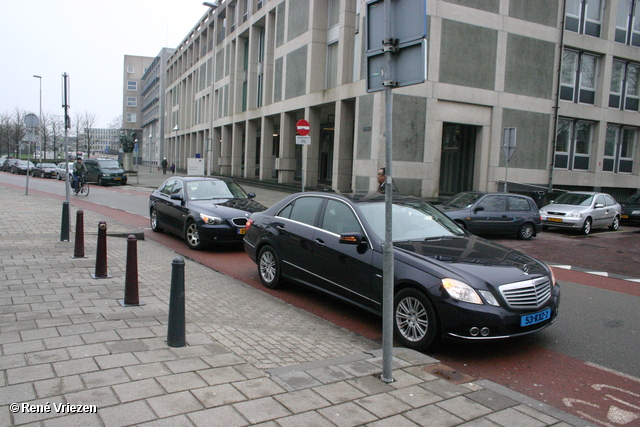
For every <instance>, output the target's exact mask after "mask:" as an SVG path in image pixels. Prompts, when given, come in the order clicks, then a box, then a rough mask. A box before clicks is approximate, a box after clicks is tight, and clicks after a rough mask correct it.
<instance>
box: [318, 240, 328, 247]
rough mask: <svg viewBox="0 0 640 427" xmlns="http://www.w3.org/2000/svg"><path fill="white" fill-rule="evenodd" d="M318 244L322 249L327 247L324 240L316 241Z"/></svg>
mask: <svg viewBox="0 0 640 427" xmlns="http://www.w3.org/2000/svg"><path fill="white" fill-rule="evenodd" d="M316 244H317V245H318V246H322V247H325V246H326V245H327V244H326V243H325V242H324V240H322V239H316Z"/></svg>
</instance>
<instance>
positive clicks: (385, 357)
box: [381, 0, 394, 383]
mask: <svg viewBox="0 0 640 427" xmlns="http://www.w3.org/2000/svg"><path fill="white" fill-rule="evenodd" d="M384 28H385V44H387V43H389V42H390V40H391V0H385V2H384ZM391 55H392V52H391V50H389V49H385V52H384V63H385V65H384V67H385V83H384V85H385V86H384V101H385V108H384V110H385V133H384V135H385V138H384V140H385V159H386V160H385V162H386V164H385V168H386V175H387V177H386V181H385V189H384V205H385V209H384V212H385V215H384V219H385V226H384V248H383V279H382V377H381V379H382V381H383V382H385V383H392V382H393V275H394V272H393V263H394V257H393V233H392V226H391V225H392V220H393V215H392V206H393V204H392V202H393V198H392V195H393V178H392V176H393V148H392V142H393V92H392V91H391V87H392V85H393V75H392V69H391Z"/></svg>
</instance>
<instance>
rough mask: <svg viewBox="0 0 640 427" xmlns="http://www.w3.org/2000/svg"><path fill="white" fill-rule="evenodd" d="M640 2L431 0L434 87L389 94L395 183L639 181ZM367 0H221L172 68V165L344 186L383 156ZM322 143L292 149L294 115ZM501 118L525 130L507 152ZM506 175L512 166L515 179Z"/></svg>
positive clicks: (427, 187)
mask: <svg viewBox="0 0 640 427" xmlns="http://www.w3.org/2000/svg"><path fill="white" fill-rule="evenodd" d="M639 3H640V0H608V1H604V0H589V1H587V0H567V1H566V2H565V1H563V0H536V1H535V2H533V1H530V0H429V2H428V10H427V14H428V20H427V22H428V31H427V40H426V60H427V64H426V65H427V66H426V81H425V82H424V83H420V84H417V85H413V86H406V87H400V88H395V89H393V118H392V124H393V161H394V162H393V177H394V182H395V183H396V185H397V187H398V188H399V189H400V191H402V192H405V193H409V194H415V195H418V196H421V197H427V198H434V197H443V196H448V195H452V194H455V193H457V192H459V191H465V190H481V191H496V190H502V189H503V188H504V182H505V180H506V181H508V183H509V189H510V190H511V189H518V188H526V189H529V190H538V189H540V190H546V189H548V188H551V187H553V188H560V189H599V190H603V191H608V192H610V193H611V194H613V195H614V196H616V197H617V198H619V199H620V198H623V197H625V196H626V195H629V194H632V193H635V192H637V191H638V188H639V187H640V155H639V154H638V152H639V150H638V148H637V143H638V138H639V136H640V113H639V111H638V99H639V95H640V88H639V86H638V74H639V70H640V4H639ZM367 7H368V4H367V2H366V1H365V0H233V1H229V0H226V1H220V2H219V4H218V6H217V8H212V9H210V10H209V11H208V12H207V13H206V14H204V15H203V17H202V18H201V19H200V20H199V21H198V23H197V24H196V25H195V26H194V27H193V29H192V31H191V32H190V33H189V34H188V35H187V36H186V37H185V39H184V40H183V42H182V43H181V44H180V46H178V48H177V49H176V50H175V52H174V53H173V54H172V55H171V56H170V57H169V59H168V63H167V88H166V110H165V120H166V125H165V127H164V138H165V146H166V151H165V153H166V155H167V158H168V159H169V162H172V161H174V162H176V164H177V165H178V168H179V169H182V170H184V169H186V164H187V159H188V158H191V157H204V158H205V159H206V164H207V166H206V171H207V173H212V174H222V175H230V176H237V177H246V178H252V179H259V180H266V181H268V180H273V181H277V182H281V183H299V182H301V181H302V178H303V176H304V182H306V185H307V186H309V187H322V186H326V187H330V188H332V189H335V190H338V191H352V190H370V189H374V188H376V186H377V182H376V172H377V170H378V168H379V167H382V166H385V164H384V160H385V154H384V150H385V144H384V133H385V109H384V104H385V99H384V92H380V91H378V92H367V76H368V73H369V71H368V70H367V58H366V48H367V46H366V42H367V16H366V14H367ZM303 118H304V119H306V120H308V121H309V123H310V125H311V126H310V127H311V129H310V137H311V144H310V145H307V146H302V145H297V144H296V138H295V136H296V127H295V126H296V122H297V121H298V120H299V119H303ZM505 128H515V129H516V135H517V137H516V141H517V144H516V148H515V152H514V153H513V155H512V157H511V158H510V160H509V161H508V164H507V161H506V158H505V154H504V153H503V149H502V144H503V134H504V130H505ZM507 174H508V175H507Z"/></svg>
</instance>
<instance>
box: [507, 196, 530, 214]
mask: <svg viewBox="0 0 640 427" xmlns="http://www.w3.org/2000/svg"><path fill="white" fill-rule="evenodd" d="M507 199H508V200H509V210H510V211H530V210H531V208H530V207H529V202H528V201H527V199H525V198H522V197H517V196H508V197H507Z"/></svg>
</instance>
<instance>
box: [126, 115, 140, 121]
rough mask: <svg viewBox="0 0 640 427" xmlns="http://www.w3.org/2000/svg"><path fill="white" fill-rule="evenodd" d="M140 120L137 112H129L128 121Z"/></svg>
mask: <svg viewBox="0 0 640 427" xmlns="http://www.w3.org/2000/svg"><path fill="white" fill-rule="evenodd" d="M137 121H138V118H137V114H136V113H127V123H136V122H137Z"/></svg>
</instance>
